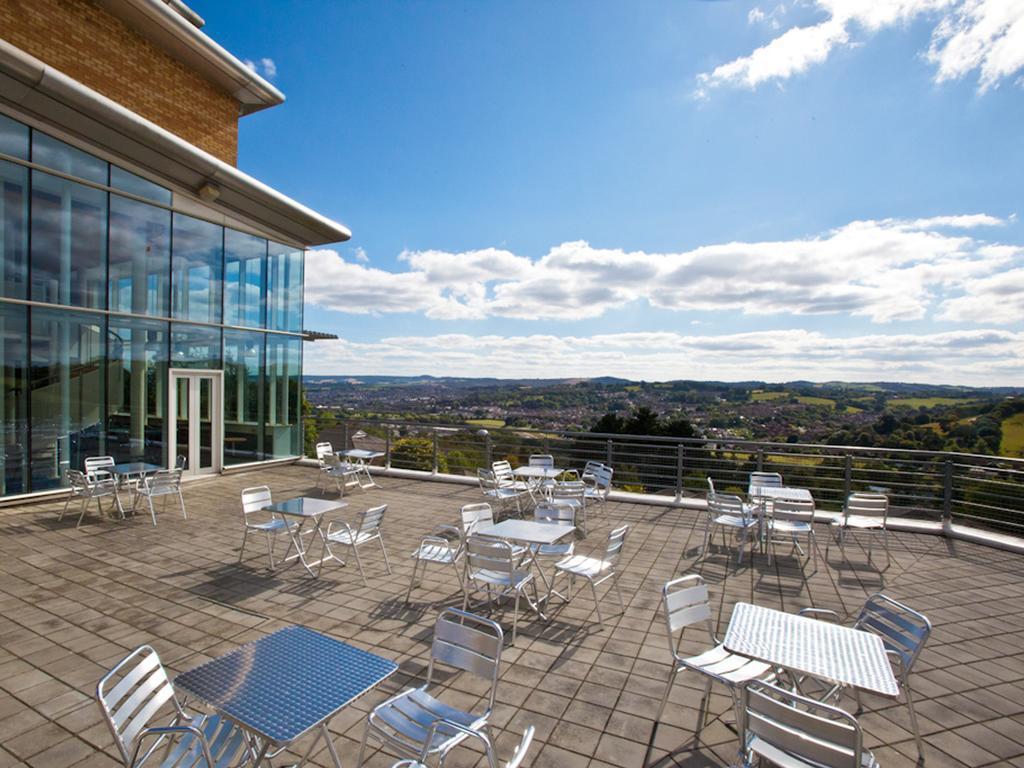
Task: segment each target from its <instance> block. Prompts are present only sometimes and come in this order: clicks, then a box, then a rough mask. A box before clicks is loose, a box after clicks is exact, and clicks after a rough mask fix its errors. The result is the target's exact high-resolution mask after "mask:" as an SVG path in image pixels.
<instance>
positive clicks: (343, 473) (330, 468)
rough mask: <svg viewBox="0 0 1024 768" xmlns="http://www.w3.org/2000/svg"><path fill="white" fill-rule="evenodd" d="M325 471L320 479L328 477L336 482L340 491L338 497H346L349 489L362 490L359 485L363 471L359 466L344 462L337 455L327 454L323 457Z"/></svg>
mask: <svg viewBox="0 0 1024 768" xmlns="http://www.w3.org/2000/svg"><path fill="white" fill-rule="evenodd" d="M323 462H324V466H325V469H324V471H323V474H322V475H320V477H326V478H329V479H331V480H333V481H334V484H335V486H336V487H337V489H338V495H339V496H341V497H344V496H345V491H346V490H348V489H349V488H362V485H360V483H359V473H360V472H361V471H362V470H361V469H360V467H359V466H357V465H355V464H353V463H352V462H350V461H345V460H343V459H342V458H341V457H340V456H339V455H338V454H336V453H333V452H332V453H325V454H324V457H323Z"/></svg>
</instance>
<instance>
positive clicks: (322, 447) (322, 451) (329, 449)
mask: <svg viewBox="0 0 1024 768" xmlns="http://www.w3.org/2000/svg"><path fill="white" fill-rule="evenodd" d="M333 453H334V446H333V445H331V444H330V443H317V444H316V457H317V459H318V460H319V461H320V463H321V464H323V461H324V457H325V456H328V455H330V454H333Z"/></svg>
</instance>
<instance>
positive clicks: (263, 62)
mask: <svg viewBox="0 0 1024 768" xmlns="http://www.w3.org/2000/svg"><path fill="white" fill-rule="evenodd" d="M242 63H243V64H244V65H245V66H246V67H248V68H249V69H251V70H252V71H253V72H255V73H256V74H257V75H260V76H261V77H265V78H267V79H268V80H273V79H274V78H275V77H276V76H277V64H275V63H274V60H273V59H270V58H267V57H263V58H262V59H260V60H259V61H258V62H257V61H253V60H252V59H243V61H242Z"/></svg>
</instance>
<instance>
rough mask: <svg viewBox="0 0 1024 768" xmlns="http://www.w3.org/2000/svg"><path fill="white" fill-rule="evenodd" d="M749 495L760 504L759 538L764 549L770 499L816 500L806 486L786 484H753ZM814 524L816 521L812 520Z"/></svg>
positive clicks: (758, 516) (758, 517)
mask: <svg viewBox="0 0 1024 768" xmlns="http://www.w3.org/2000/svg"><path fill="white" fill-rule="evenodd" d="M747 496H748V497H749V498H750V500H751V501H752V502H753V503H755V504H757V505H758V514H757V539H758V542H759V543H760V546H761V551H762V552H763V551H764V546H765V533H766V527H767V526H766V525H765V516H766V515H767V512H768V502H769V501H810V502H813V501H814V497H813V496H811V492H810V491H809V490H807V489H806V488H792V487H789V486H785V485H782V486H780V485H752V486H750V487H749V488H747ZM811 523H812V524H813V523H814V521H813V520H812V521H811Z"/></svg>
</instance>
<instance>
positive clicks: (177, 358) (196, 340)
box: [171, 323, 220, 369]
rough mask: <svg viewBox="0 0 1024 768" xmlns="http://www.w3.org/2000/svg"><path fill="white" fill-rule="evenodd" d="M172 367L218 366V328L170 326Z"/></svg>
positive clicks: (176, 324) (177, 324)
mask: <svg viewBox="0 0 1024 768" xmlns="http://www.w3.org/2000/svg"><path fill="white" fill-rule="evenodd" d="M171 367H172V368H214V369H217V368H220V328H208V327H207V326H205V325H183V324H182V323H175V324H174V325H172V326H171Z"/></svg>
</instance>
